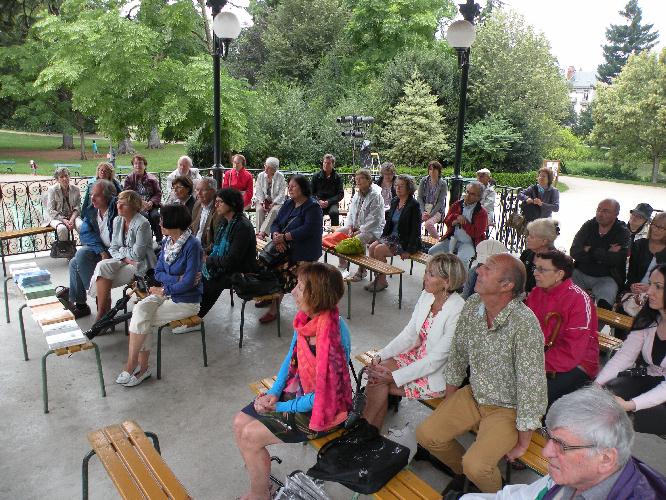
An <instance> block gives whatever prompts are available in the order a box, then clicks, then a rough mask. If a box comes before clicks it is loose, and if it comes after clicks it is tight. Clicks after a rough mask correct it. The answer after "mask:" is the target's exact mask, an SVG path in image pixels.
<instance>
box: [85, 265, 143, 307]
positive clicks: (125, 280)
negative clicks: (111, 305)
mask: <svg viewBox="0 0 666 500" xmlns="http://www.w3.org/2000/svg"><path fill="white" fill-rule="evenodd" d="M135 274H136V266H133V265H131V264H125V263H124V262H120V261H119V260H118V259H104V260H100V261H99V262H98V263H97V265H96V266H95V272H93V275H92V278H90V286H89V287H88V295H89V296H90V297H93V298H95V297H97V285H96V283H97V278H106V279H110V280H111V288H116V287H119V286H124V285H128V284H130V283H131V282H132V279H133V278H134V275H135Z"/></svg>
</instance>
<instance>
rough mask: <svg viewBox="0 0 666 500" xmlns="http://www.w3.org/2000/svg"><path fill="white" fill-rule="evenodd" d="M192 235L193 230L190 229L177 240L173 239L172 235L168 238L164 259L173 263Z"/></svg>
mask: <svg viewBox="0 0 666 500" xmlns="http://www.w3.org/2000/svg"><path fill="white" fill-rule="evenodd" d="M190 236H192V231H190V230H189V229H188V230H187V231H185V232H184V233H183V234H181V235H180V238H178V239H177V240H176V241H173V240H172V239H171V236H169V238H167V243H166V247H165V248H164V260H165V262H166V263H167V264H173V263H174V261H175V260H176V259H177V258H178V255H179V254H180V251H181V250H182V249H183V245H184V244H185V242H186V241H187V240H188V238H189V237H190Z"/></svg>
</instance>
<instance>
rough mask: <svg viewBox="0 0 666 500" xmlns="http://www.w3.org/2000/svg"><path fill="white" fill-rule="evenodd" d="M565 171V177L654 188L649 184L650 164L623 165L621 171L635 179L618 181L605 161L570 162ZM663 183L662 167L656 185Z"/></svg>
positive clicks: (664, 176)
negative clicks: (630, 173) (570, 176)
mask: <svg viewBox="0 0 666 500" xmlns="http://www.w3.org/2000/svg"><path fill="white" fill-rule="evenodd" d="M662 165H663V163H662ZM566 170H567V173H566V175H572V176H575V177H585V178H588V179H600V180H604V181H612V182H621V183H623V184H637V185H644V186H654V184H652V183H651V182H650V180H651V178H652V163H640V162H638V163H632V164H627V165H623V168H622V170H623V171H625V172H631V171H633V174H634V177H635V178H633V179H618V178H617V176H616V175H615V174H614V173H613V167H612V166H611V164H610V163H609V162H607V161H605V160H570V161H568V162H567V164H566ZM664 183H666V174H664V172H663V166H662V171H661V172H659V176H658V184H664ZM665 187H666V186H665Z"/></svg>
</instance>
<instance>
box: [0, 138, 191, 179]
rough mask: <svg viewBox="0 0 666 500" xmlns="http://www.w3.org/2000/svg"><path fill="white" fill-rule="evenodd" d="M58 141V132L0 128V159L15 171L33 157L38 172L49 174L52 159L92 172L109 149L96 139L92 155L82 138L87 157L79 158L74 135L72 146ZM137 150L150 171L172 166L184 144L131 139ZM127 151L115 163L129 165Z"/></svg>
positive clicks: (25, 168)
mask: <svg viewBox="0 0 666 500" xmlns="http://www.w3.org/2000/svg"><path fill="white" fill-rule="evenodd" d="M61 144H62V136H60V135H31V134H22V133H13V132H8V131H2V130H0V160H14V161H16V164H15V165H12V166H11V167H12V170H13V172H14V173H17V174H30V173H31V171H30V167H29V165H28V162H29V161H30V160H35V161H36V162H37V165H39V170H38V173H39V174H42V175H49V174H50V173H52V172H53V169H54V167H53V164H54V163H65V164H77V165H81V169H80V172H81V175H84V176H87V175H94V174H95V171H96V169H97V164H98V163H99V162H101V161H105V158H106V153H107V152H108V151H109V144H110V143H109V141H108V140H107V139H97V146H98V150H99V152H100V154H101V157H100V158H93V154H92V139H91V138H86V155H87V157H88V159H87V160H80V159H79V158H80V149H79V146H80V144H79V140H78V137H74V145H75V146H76V149H73V150H61V149H58V148H59V147H60V145H61ZM133 146H134V149H136V151H137V153H140V154H143V155H144V156H145V157H146V158H147V159H148V169H149V170H150V171H153V172H157V171H169V172H170V171H172V170H173V169H175V168H176V163H177V162H178V158H179V157H181V156H182V155H184V154H185V145H184V144H166V145H165V146H164V148H162V149H148V148H147V147H146V145H145V143H143V142H135V143H133ZM131 158H132V157H131V155H118V156H117V157H116V166H121V165H130V161H131ZM5 167H6V166H5V165H0V172H5V171H6V169H5Z"/></svg>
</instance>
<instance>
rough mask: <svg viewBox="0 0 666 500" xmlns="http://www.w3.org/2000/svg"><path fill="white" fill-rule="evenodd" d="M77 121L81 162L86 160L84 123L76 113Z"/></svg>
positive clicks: (81, 116) (79, 114)
mask: <svg viewBox="0 0 666 500" xmlns="http://www.w3.org/2000/svg"><path fill="white" fill-rule="evenodd" d="M77 121H78V124H79V137H80V138H81V158H80V159H81V160H87V159H88V158H87V157H86V132H85V129H84V126H85V121H84V119H83V115H81V113H77Z"/></svg>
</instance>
